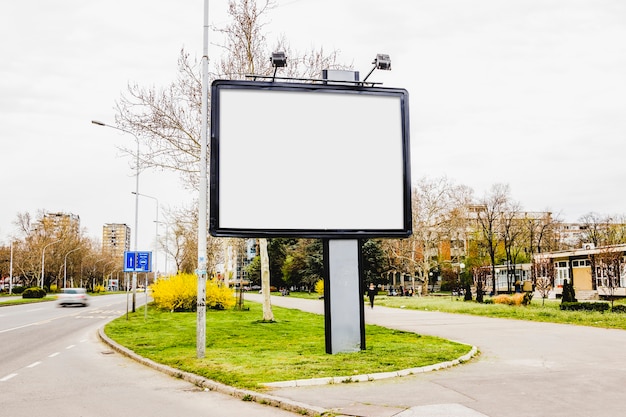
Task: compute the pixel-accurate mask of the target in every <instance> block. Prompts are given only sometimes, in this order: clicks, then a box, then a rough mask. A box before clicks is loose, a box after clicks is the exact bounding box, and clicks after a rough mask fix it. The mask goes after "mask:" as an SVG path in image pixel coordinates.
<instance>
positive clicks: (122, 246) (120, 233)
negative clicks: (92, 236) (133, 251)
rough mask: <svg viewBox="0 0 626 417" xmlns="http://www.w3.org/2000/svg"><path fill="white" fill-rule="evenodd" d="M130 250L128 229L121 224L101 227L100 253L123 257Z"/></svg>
mask: <svg viewBox="0 0 626 417" xmlns="http://www.w3.org/2000/svg"><path fill="white" fill-rule="evenodd" d="M128 250H130V227H129V226H128V225H126V224H123V223H107V224H105V225H104V226H102V252H103V253H106V254H109V255H111V256H114V257H123V256H124V252H125V251H128Z"/></svg>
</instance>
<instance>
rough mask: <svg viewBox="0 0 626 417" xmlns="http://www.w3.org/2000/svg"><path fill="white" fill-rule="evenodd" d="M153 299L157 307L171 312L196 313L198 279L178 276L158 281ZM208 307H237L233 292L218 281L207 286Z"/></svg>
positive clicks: (208, 283) (154, 288) (193, 276)
mask: <svg viewBox="0 0 626 417" xmlns="http://www.w3.org/2000/svg"><path fill="white" fill-rule="evenodd" d="M152 298H153V299H154V303H155V304H156V306H157V307H158V308H160V309H163V310H170V311H195V310H196V307H197V299H198V279H197V277H196V275H194V274H178V275H175V276H172V277H169V278H163V279H160V280H158V281H157V282H156V283H155V284H153V285H152ZM206 305H207V307H209V308H214V309H225V308H232V307H233V306H234V305H235V298H234V296H233V291H232V290H231V289H230V288H227V287H225V286H224V285H220V284H218V283H217V281H216V280H208V281H207V284H206Z"/></svg>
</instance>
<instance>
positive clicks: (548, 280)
mask: <svg viewBox="0 0 626 417" xmlns="http://www.w3.org/2000/svg"><path fill="white" fill-rule="evenodd" d="M532 269H533V287H534V289H535V290H536V291H538V292H539V294H540V295H541V305H542V306H543V305H545V302H546V298H548V295H549V294H550V291H551V290H552V288H553V286H554V263H553V262H552V260H551V259H550V258H539V257H537V258H535V259H533V265H532Z"/></svg>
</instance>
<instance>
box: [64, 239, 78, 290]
mask: <svg viewBox="0 0 626 417" xmlns="http://www.w3.org/2000/svg"><path fill="white" fill-rule="evenodd" d="M78 249H80V246H79V247H77V248H75V249H72V250H71V251H69V252H68V253H66V254H65V259H64V260H63V288H67V255H69V254H70V253H72V252H76V251H77V250H78Z"/></svg>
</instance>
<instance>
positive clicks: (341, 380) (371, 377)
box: [262, 346, 478, 388]
mask: <svg viewBox="0 0 626 417" xmlns="http://www.w3.org/2000/svg"><path fill="white" fill-rule="evenodd" d="M477 354H478V348H477V347H476V346H472V349H471V350H470V351H469V352H468V353H466V354H465V355H463V356H461V357H460V358H458V359H455V360H453V361H448V362H441V363H436V364H434V365H427V366H421V367H419V368H409V369H402V370H400V371H392V372H378V373H374V374H367V375H351V376H335V377H327V378H311V379H296V380H292V381H280V382H267V383H263V384H262V385H263V386H265V387H271V388H291V387H307V386H312V385H327V384H346V383H351V382H367V381H375V380H380V379H388V378H397V377H403V376H409V375H415V374H422V373H426V372H432V371H438V370H441V369H446V368H451V367H453V366H456V365H460V364H462V363H463V362H467V361H469V360H470V359H472V358H473V357H474V356H476V355H477Z"/></svg>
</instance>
